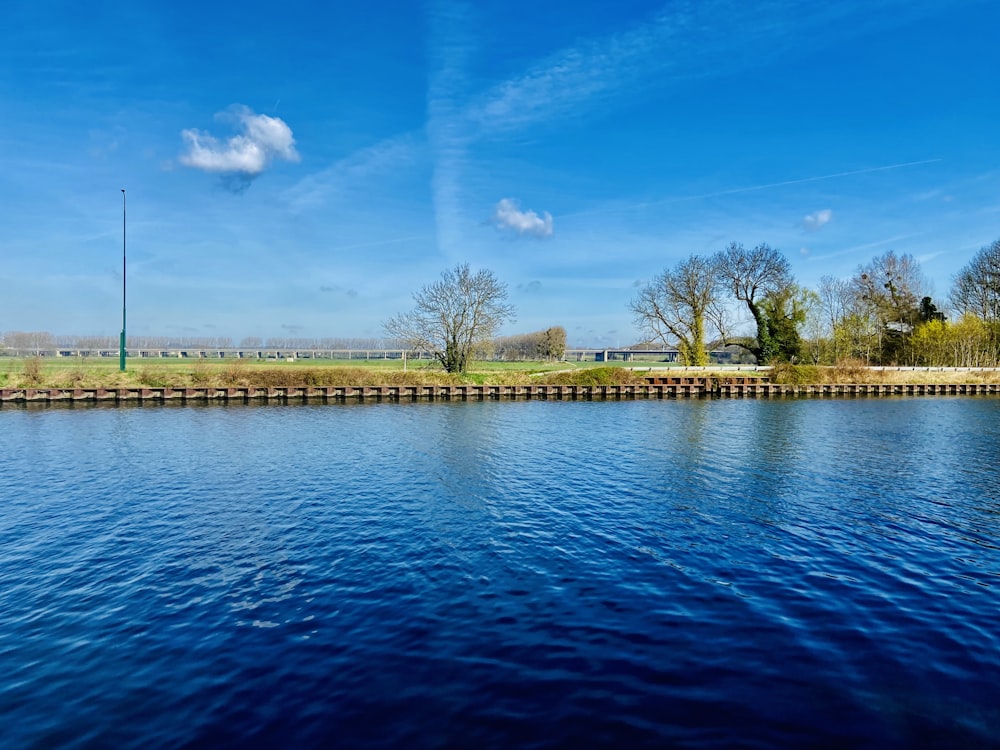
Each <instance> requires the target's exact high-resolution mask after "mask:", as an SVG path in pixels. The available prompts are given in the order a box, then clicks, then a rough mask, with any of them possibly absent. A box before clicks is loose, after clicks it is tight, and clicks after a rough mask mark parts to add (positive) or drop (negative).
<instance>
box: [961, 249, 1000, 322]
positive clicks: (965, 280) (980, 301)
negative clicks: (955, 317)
mask: <svg viewBox="0 0 1000 750" xmlns="http://www.w3.org/2000/svg"><path fill="white" fill-rule="evenodd" d="M951 304H952V305H953V306H954V307H955V309H956V310H957V311H958V312H959V313H971V314H972V315H975V316H976V317H977V318H980V319H981V320H985V321H988V322H993V321H1000V240H997V241H996V242H994V243H993V244H992V245H987V246H986V247H984V248H982V249H980V250H979V252H977V253H976V254H975V255H974V256H973V258H972V260H971V261H969V263H968V265H966V266H965V267H964V268H963V269H962V270H961V271H959V272H958V275H957V276H956V277H955V283H954V286H953V287H952V290H951Z"/></svg>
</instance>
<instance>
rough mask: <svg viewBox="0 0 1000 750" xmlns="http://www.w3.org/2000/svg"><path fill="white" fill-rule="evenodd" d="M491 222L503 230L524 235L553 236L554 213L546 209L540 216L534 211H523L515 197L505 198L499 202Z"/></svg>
mask: <svg viewBox="0 0 1000 750" xmlns="http://www.w3.org/2000/svg"><path fill="white" fill-rule="evenodd" d="M490 222H491V223H492V224H493V226H495V227H496V228H497V229H499V230H501V231H510V232H515V233H517V234H519V235H522V236H529V237H538V238H542V237H551V236H552V214H550V213H549V212H548V211H545V212H543V213H542V215H541V216H539V215H538V214H536V213H535V212H534V211H522V210H521V208H520V206H519V205H518V203H517V201H516V200H514V199H513V198H503V199H501V200H500V202H499V203H497V206H496V208H495V209H494V210H493V216H492V217H491V218H490Z"/></svg>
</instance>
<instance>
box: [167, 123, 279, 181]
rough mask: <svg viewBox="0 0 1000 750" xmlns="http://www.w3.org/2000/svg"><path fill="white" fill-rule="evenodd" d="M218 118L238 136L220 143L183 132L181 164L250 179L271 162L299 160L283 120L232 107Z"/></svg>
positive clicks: (196, 132)
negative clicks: (234, 128) (228, 123)
mask: <svg viewBox="0 0 1000 750" xmlns="http://www.w3.org/2000/svg"><path fill="white" fill-rule="evenodd" d="M218 117H219V118H220V119H228V120H232V121H233V122H235V124H236V126H237V128H238V129H239V130H240V131H241V132H240V133H239V134H237V135H234V136H231V137H230V138H228V139H227V140H225V141H220V140H219V139H218V138H216V137H215V136H213V135H210V134H209V133H203V132H201V131H199V130H195V129H188V130H182V131H181V138H183V139H184V141H185V143H186V144H187V151H186V152H185V153H183V154H181V157H180V161H181V164H184V165H185V166H188V167H194V168H195V169H202V170H204V171H206V172H220V173H223V174H235V175H243V176H247V177H251V178H252V177H256V176H257V175H259V174H260V173H261V172H263V171H264V168H265V167H267V165H268V164H269V163H270V162H271V160H272V159H275V158H278V159H284V160H285V161H298V160H299V154H298V152H297V151H296V150H295V138H294V137H293V136H292V129H291V128H290V127H288V125H287V124H286V123H285V121H284V120H281V119H280V118H277V117H269V116H268V115H258V114H255V113H254V112H253V110H251V109H250V108H249V107H244V106H235V107H233V108H231V109H230V110H229V111H228V112H225V113H222V114H220V115H219V116H218Z"/></svg>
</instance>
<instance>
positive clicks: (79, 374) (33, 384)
mask: <svg viewBox="0 0 1000 750" xmlns="http://www.w3.org/2000/svg"><path fill="white" fill-rule="evenodd" d="M632 382H642V374H640V373H635V372H633V371H632V370H630V369H628V368H625V367H609V366H603V365H601V364H599V363H594V362H580V363H567V362H481V363H474V364H473V366H472V367H471V368H470V371H469V372H468V373H466V374H464V375H461V376H459V375H451V374H448V373H446V372H444V371H442V370H441V368H440V367H439V366H436V365H433V364H428V363H426V362H422V363H420V364H419V365H417V366H414V363H412V362H411V363H409V364H408V365H407V368H406V370H405V371H404V369H403V363H402V362H401V361H400V360H370V361H364V360H353V361H348V360H296V361H294V362H258V361H256V360H228V361H227V360H196V361H194V362H192V361H190V360H173V361H156V362H152V363H147V362H142V361H129V362H128V364H127V371H126V372H124V373H123V372H119V370H118V362H117V361H116V360H99V359H81V360H73V359H42V358H30V359H14V358H3V359H0V388H129V387H149V388H186V387H199V386H212V387H218V388H226V387H251V386H252V387H256V388H267V387H289V386H342V385H358V386H376V385H461V384H463V383H467V384H504V385H520V384H529V383H552V384H566V385H570V384H578V385H585V384H590V385H601V384H608V385H610V384H614V383H632Z"/></svg>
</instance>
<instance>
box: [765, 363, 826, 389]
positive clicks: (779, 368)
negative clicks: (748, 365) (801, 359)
mask: <svg viewBox="0 0 1000 750" xmlns="http://www.w3.org/2000/svg"><path fill="white" fill-rule="evenodd" d="M768 377H769V379H770V381H771V382H772V383H780V384H783V385H803V384H807V383H822V382H823V380H824V377H823V374H822V372H821V370H820V369H819V368H818V367H815V366H813V365H793V364H789V363H788V362H779V363H777V364H775V365H774V366H773V367H771V371H770V373H769V376H768Z"/></svg>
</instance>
